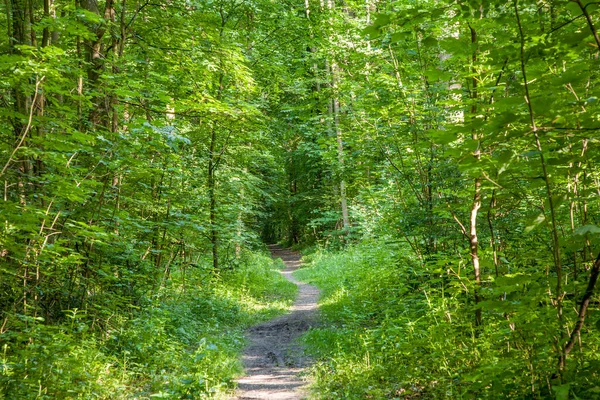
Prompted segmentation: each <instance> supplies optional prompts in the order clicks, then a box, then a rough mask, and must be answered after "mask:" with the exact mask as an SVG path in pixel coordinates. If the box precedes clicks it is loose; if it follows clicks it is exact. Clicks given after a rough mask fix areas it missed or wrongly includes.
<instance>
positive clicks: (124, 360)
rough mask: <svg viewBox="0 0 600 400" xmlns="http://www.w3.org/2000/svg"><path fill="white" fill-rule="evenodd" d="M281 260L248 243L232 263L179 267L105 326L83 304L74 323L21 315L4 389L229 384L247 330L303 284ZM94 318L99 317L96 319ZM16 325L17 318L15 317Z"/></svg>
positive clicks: (106, 391)
mask: <svg viewBox="0 0 600 400" xmlns="http://www.w3.org/2000/svg"><path fill="white" fill-rule="evenodd" d="M281 267H282V263H281V261H280V260H279V261H273V260H271V259H270V258H269V257H268V256H267V255H264V254H259V253H251V252H246V253H244V254H243V255H242V260H241V262H240V263H239V265H238V266H237V267H236V268H235V269H231V270H227V271H212V270H209V269H206V268H203V267H202V266H197V267H196V268H194V269H191V270H188V271H187V272H186V275H185V283H184V276H183V275H182V274H181V272H179V271H177V270H174V271H173V273H172V276H171V279H170V280H168V281H167V282H165V285H164V287H162V288H161V289H160V290H158V292H157V293H156V294H155V295H153V296H151V297H149V298H146V299H144V301H142V302H141V303H142V304H143V305H142V306H140V308H139V309H138V310H137V311H135V312H134V313H133V314H131V313H129V312H127V310H123V311H122V312H121V313H119V312H118V310H113V313H112V314H111V315H109V316H108V317H107V320H106V321H104V324H103V326H104V327H105V329H102V330H98V329H96V328H93V327H92V321H91V320H90V318H89V317H88V315H87V313H86V310H77V309H74V310H67V311H66V314H67V322H66V323H64V324H61V325H57V326H56V325H55V326H53V325H46V324H44V321H42V320H41V319H37V320H36V319H32V318H29V319H24V320H22V321H19V322H20V325H19V327H20V329H18V330H17V329H15V331H17V332H19V333H18V334H13V333H12V332H13V331H10V330H9V331H7V332H5V333H4V334H3V335H2V342H3V345H2V353H1V354H0V398H1V399H7V400H19V399H126V398H135V399H155V398H167V399H202V398H215V397H219V396H221V395H224V394H226V393H228V392H230V391H231V390H232V389H233V387H234V383H233V378H234V377H235V376H236V375H237V374H239V373H240V372H241V365H240V361H239V358H240V357H239V355H240V351H241V349H242V347H243V345H244V339H243V331H244V329H245V328H247V327H248V326H249V325H251V324H255V323H258V322H260V321H263V320H266V319H269V318H272V317H273V316H275V315H278V314H280V313H282V312H284V311H285V310H286V309H287V307H288V306H289V305H290V304H291V302H292V301H293V298H294V297H295V291H296V286H295V285H293V284H291V283H289V282H288V281H287V280H285V279H284V278H283V277H282V276H281V275H280V274H279V273H277V272H276V269H277V268H281ZM96 325H98V324H97V323H96ZM13 326H14V324H13Z"/></svg>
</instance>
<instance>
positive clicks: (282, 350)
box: [235, 246, 319, 400]
mask: <svg viewBox="0 0 600 400" xmlns="http://www.w3.org/2000/svg"><path fill="white" fill-rule="evenodd" d="M269 249H270V250H271V254H272V256H273V257H274V258H277V257H280V258H281V259H283V261H284V262H285V265H286V267H285V269H284V270H283V271H282V272H281V273H282V275H283V276H284V277H285V278H287V279H288V280H289V281H291V282H293V283H295V284H296V285H297V286H298V289H299V290H298V298H297V299H296V302H295V303H294V305H293V306H292V309H291V310H292V311H291V312H290V313H289V314H286V315H284V316H281V317H279V318H276V319H273V320H271V321H268V322H265V323H263V324H260V325H256V326H254V327H252V328H250V329H249V330H248V332H247V335H248V336H247V338H248V342H249V345H248V347H247V348H246V350H245V352H244V358H243V360H244V367H245V369H246V375H245V376H243V377H242V378H240V379H238V381H237V382H238V388H239V389H238V392H237V393H236V397H235V398H236V399H238V400H244V399H269V400H283V399H286V400H288V399H303V398H305V397H306V393H305V391H304V382H303V380H302V378H301V377H300V376H299V374H300V372H302V370H303V368H304V367H306V366H307V365H309V363H310V360H309V358H308V357H307V356H306V355H304V352H303V350H302V347H301V346H300V345H299V344H298V343H296V340H295V339H297V338H298V336H300V335H301V334H302V333H303V332H305V331H306V330H308V328H310V327H311V326H313V325H314V324H315V323H316V321H317V300H318V297H319V290H318V289H317V288H316V287H314V286H311V285H307V284H305V283H302V282H300V281H298V280H296V279H295V278H294V277H293V276H292V272H294V271H295V270H296V269H297V268H298V267H299V266H300V264H301V262H300V256H299V255H298V254H297V253H294V252H291V251H289V250H286V249H282V248H280V247H277V246H269Z"/></svg>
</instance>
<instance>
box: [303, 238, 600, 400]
mask: <svg viewBox="0 0 600 400" xmlns="http://www.w3.org/2000/svg"><path fill="white" fill-rule="evenodd" d="M406 254H409V252H408V251H406V250H405V249H403V248H402V247H401V246H400V245H398V244H393V243H383V242H380V243H376V242H366V243H362V244H360V245H358V246H355V247H350V248H348V249H347V250H346V251H343V252H327V251H323V250H318V251H315V252H312V253H307V255H306V256H305V265H306V266H307V267H306V268H304V269H301V270H299V271H298V272H297V273H296V275H297V277H299V278H300V279H303V280H305V281H307V282H310V283H313V284H316V285H317V286H319V287H320V288H321V289H322V290H323V296H322V299H321V305H320V307H321V313H322V318H323V322H324V323H323V326H322V327H321V328H319V329H313V330H311V331H310V332H308V333H307V334H306V335H305V337H304V341H305V343H306V344H307V346H308V348H309V350H310V351H311V352H312V353H313V355H314V356H315V357H316V359H317V360H320V361H318V362H317V363H316V364H315V365H314V367H313V368H312V371H311V374H312V376H313V378H314V385H313V391H314V393H315V395H316V397H317V398H324V399H339V398H344V399H385V398H389V399H394V398H399V399H400V398H401V399H413V398H424V399H425V398H426V399H474V398H489V399H495V398H515V399H526V398H531V399H534V398H557V399H568V398H571V399H577V398H580V399H596V398H600V384H599V383H598V382H600V375H599V372H600V368H599V367H600V353H599V352H598V351H599V343H600V340H599V339H600V335H599V333H598V331H597V330H596V331H595V332H594V327H593V324H592V327H591V328H589V329H586V330H585V336H583V335H582V344H581V345H579V346H578V352H577V353H576V354H573V355H572V358H571V359H570V360H569V363H568V368H567V370H566V372H565V376H564V377H563V382H562V383H561V382H559V381H558V377H557V376H556V375H553V374H554V371H555V365H556V353H555V351H554V348H553V345H554V341H555V340H556V338H554V337H553V336H552V335H549V334H548V332H549V328H550V327H552V321H553V319H554V318H555V313H554V312H553V311H552V307H549V308H547V307H541V306H535V307H533V306H532V304H533V303H536V304H537V302H538V299H539V298H540V296H538V295H537V294H536V293H537V292H539V291H544V290H545V288H544V287H543V286H541V285H538V284H534V282H532V280H534V279H536V278H535V276H533V277H532V276H529V277H528V276H526V275H527V274H518V278H519V279H521V281H522V282H526V283H525V284H524V285H516V286H517V287H519V286H520V289H516V290H513V291H512V292H508V293H499V291H505V290H506V289H505V288H506V286H508V285H507V283H506V282H504V283H503V282H502V281H503V280H510V279H511V278H514V277H511V275H506V276H504V277H500V278H498V279H496V281H495V282H493V283H490V284H489V286H488V287H487V288H485V290H484V293H486V296H487V297H488V298H492V299H493V298H498V299H499V300H500V302H502V303H504V305H505V308H504V310H502V309H501V308H500V306H498V304H496V305H495V306H494V307H491V306H489V304H488V306H484V312H483V324H482V326H481V327H479V328H477V327H476V326H475V324H474V323H473V321H474V319H473V309H474V307H473V303H472V302H469V300H468V299H469V291H470V290H472V287H469V285H470V284H469V283H468V280H467V279H466V278H465V277H466V276H467V274H468V273H469V270H468V268H467V269H465V268H464V266H463V267H462V269H461V266H460V265H453V262H452V260H445V261H440V262H435V261H434V262H431V263H427V265H424V266H422V265H420V263H419V262H418V260H416V259H412V258H411V257H410V256H407V255H406ZM442 264H443V265H444V267H441V265H442ZM502 297H504V299H503V298H502ZM491 302H492V301H491V300H490V301H488V303H491ZM598 314H600V312H598V310H595V311H593V312H592V315H591V316H590V320H591V321H595V320H596V319H598V318H597V317H598V316H599V315H598Z"/></svg>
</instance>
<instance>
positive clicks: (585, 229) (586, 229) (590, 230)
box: [574, 225, 600, 236]
mask: <svg viewBox="0 0 600 400" xmlns="http://www.w3.org/2000/svg"><path fill="white" fill-rule="evenodd" d="M598 233H600V227H599V226H597V225H584V226H580V227H579V228H577V229H576V230H575V232H574V234H575V235H578V236H585V235H587V234H598Z"/></svg>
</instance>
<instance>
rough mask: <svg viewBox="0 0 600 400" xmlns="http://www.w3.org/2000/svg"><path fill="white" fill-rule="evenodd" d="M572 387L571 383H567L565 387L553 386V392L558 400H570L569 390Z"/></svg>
mask: <svg viewBox="0 0 600 400" xmlns="http://www.w3.org/2000/svg"><path fill="white" fill-rule="evenodd" d="M570 387H571V384H570V383H565V384H564V385H556V386H552V391H553V392H554V395H555V396H556V397H555V398H556V400H569V389H570Z"/></svg>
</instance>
